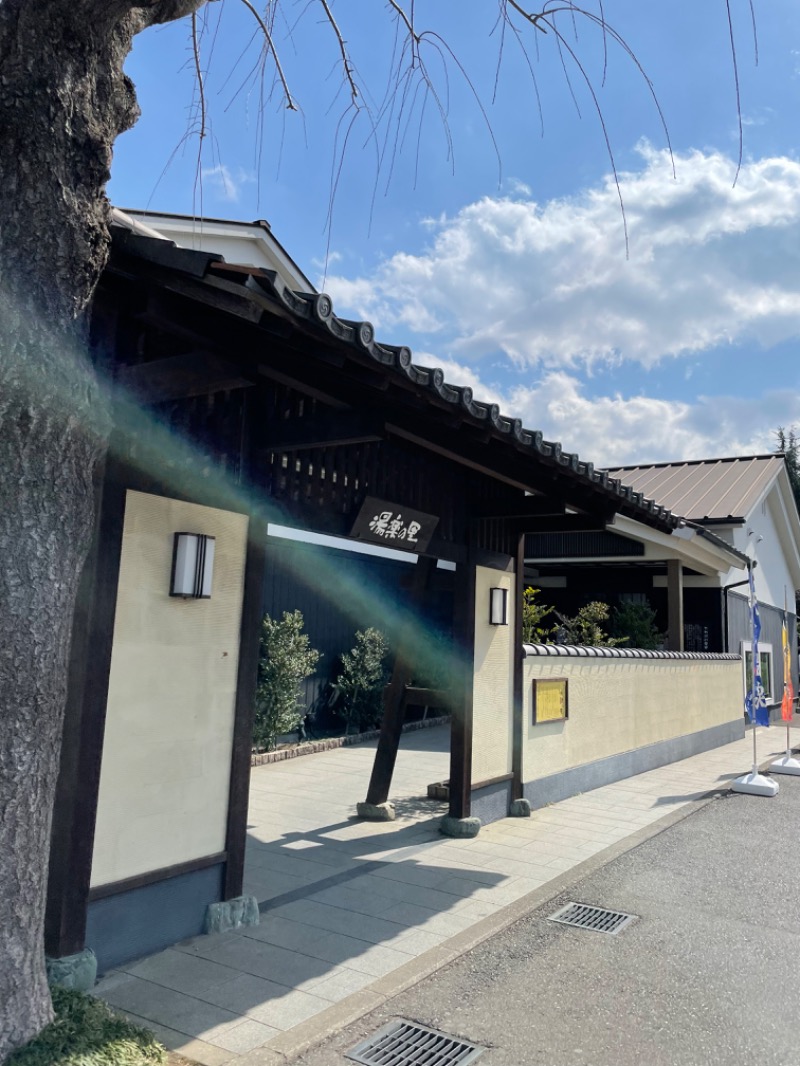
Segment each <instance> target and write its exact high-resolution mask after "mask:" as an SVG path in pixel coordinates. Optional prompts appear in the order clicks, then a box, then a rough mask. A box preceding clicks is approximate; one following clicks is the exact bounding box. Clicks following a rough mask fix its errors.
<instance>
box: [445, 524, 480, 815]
mask: <svg viewBox="0 0 800 1066" xmlns="http://www.w3.org/2000/svg"><path fill="white" fill-rule="evenodd" d="M475 537H476V530H475V523H472V524H471V528H470V532H469V544H468V547H467V556H466V559H465V561H464V563H463V564H458V566H457V568H456V595H455V597H454V603H453V608H454V615H455V617H454V622H455V625H454V630H455V636H456V641H455V643H456V648H455V651H456V655H457V656H458V660H459V671H458V690H457V692H456V693H455V700H454V704H453V717H452V721H451V725H450V816H451V817H452V818H468V817H469V813H470V810H471V802H472V699H473V689H474V683H475V682H474V674H475V576H476V563H475Z"/></svg>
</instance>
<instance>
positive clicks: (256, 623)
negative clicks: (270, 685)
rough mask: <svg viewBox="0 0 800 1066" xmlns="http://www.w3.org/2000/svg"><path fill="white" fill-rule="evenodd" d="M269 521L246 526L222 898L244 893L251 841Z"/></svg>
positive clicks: (252, 522)
mask: <svg viewBox="0 0 800 1066" xmlns="http://www.w3.org/2000/svg"><path fill="white" fill-rule="evenodd" d="M266 545H267V523H266V522H265V521H263V520H262V519H260V518H251V519H250V523H249V526H248V531H247V557H246V560H245V570H244V595H243V597H242V621H241V627H240V631H239V665H238V670H237V675H236V703H235V708H234V725H233V749H232V752H231V776H230V787H229V791H228V817H227V826H226V831H225V852H226V862H225V880H224V884H223V899H233V898H235V897H236V896H241V894H242V884H243V879H244V856H245V845H246V843H247V808H248V803H249V798H250V761H251V760H250V755H251V752H252V748H253V718H254V716H255V702H256V700H255V697H256V685H257V682H258V659H259V654H260V646H261V645H260V639H261V620H262V618H263V615H264V570H265V566H266Z"/></svg>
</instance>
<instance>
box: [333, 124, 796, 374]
mask: <svg viewBox="0 0 800 1066" xmlns="http://www.w3.org/2000/svg"><path fill="white" fill-rule="evenodd" d="M640 152H641V155H642V160H643V166H642V169H641V170H639V171H638V172H635V173H627V174H624V175H622V182H623V196H624V199H625V207H626V214H627V219H628V226H629V232H630V258H629V259H627V260H626V258H625V247H624V238H623V232H622V221H621V217H620V211H619V203H618V200H617V192H616V189H615V187H614V183H613V181H612V180H611V179H606V180H605V181H604V182H603V183H602V184H601V185H598V186H596V187H593V188H590V189H587V190H585V191H584V192H583V193H582V194H581V195H579V196H575V197H571V198H568V199H563V200H551V201H548V202H547V203H544V204H537V203H536V202H534V201H533V200H530V199H526V198H524V197H523V198H520V196H519V195H518V194H517V195H515V196H514V197H513V198H512V197H503V198H490V197H485V198H483V199H481V200H479V201H477V202H475V203H472V204H469V205H468V206H466V207H464V208H463V209H462V210H461V211H459V212H458V213H457V214H456V215H454V216H452V217H450V218H443V219H439V220H437V221H436V222H435V223H433V224H431V223H428V226H429V227H430V231H431V232H432V234H433V237H432V243H431V244H430V246H429V247H428V248H427V250H426V251H424V252H423V253H421V254H417V255H412V254H408V253H406V252H398V253H396V254H395V255H393V256H392V257H391V258H389V259H388V260H386V261H385V262H384V263H383V264H382V265H381V266H380V267H378V269H377V270H376V272H375V273H374V275H373V276H371V277H369V278H367V277H361V278H355V279H349V278H345V277H342V276H333V277H329V278H328V281H327V285H326V288H327V289H328V291H329V292H331V294H332V295H333V296H334V299H335V301H336V306H337V310H339V311H344V310H346V311H348V312H349V313H351V314H355V315H358V316H359V317H362V318H368V319H370V320H372V321H373V322H374V323H375V325H376V326H377V327H378V328H379V330H380V331H381V332H382V334H383V335H384V336H386V333H387V332H391V333H393V334H395V337H394V338H392V339H394V340H398V337H399V341H398V342H401V343H402V342H407V341H408V340H410V339H411V338H409V336H408V334H409V333H417V334H421V335H426V342H427V343H428V344H430V343H431V335H433V336H434V337H435V343H436V347H437V348H438V349H440V351H441V354H442V355H443V356H445V355H447V356H450V357H453V358H456V359H458V360H459V361H461V362H463V361H465V360H467V361H474V360H477V359H480V358H482V357H483V356H486V355H493V356H495V355H496V353H497V352H498V350H499V351H501V352H504V353H505V354H506V355H507V356H508V357H510V358H511V359H512V360H513V361H514V362H515V363H517V364H518V365H520V366H525V365H538V366H540V367H544V368H548V367H553V368H554V367H562V368H563V367H565V366H566V367H576V366H578V365H588V366H591V365H592V363H594V362H598V361H603V362H617V363H618V362H621V361H624V360H636V361H638V362H640V363H642V364H643V365H645V366H653V365H654V364H656V363H657V362H658V361H659V360H661V359H663V358H665V357H668V356H676V355H688V354H691V353H702V352H703V351H706V350H708V349H711V348H713V347H717V346H719V345H724V344H727V343H731V342H737V343H740V342H742V341H747V342H749V343H755V344H760V345H763V346H765V347H768V346H770V345H773V344H776V343H778V342H780V341H784V340H786V339H788V338H792V337H795V336H798V334H800V162H796V161H794V160H792V159H789V158H786V157H777V158H771V159H761V160H758V161H755V162H749V163H746V164H745V166H744V167H743V168H742V171H741V173H740V175H739V178H738V181H737V184H736V186H735V187H734V186H733V179H734V174H735V164H734V163H733V161H732V160H731V159H730V158H728V157H726V156H724V155H722V154H720V153H717V152H713V153H703V152H699V151H696V152H691V153H688V154H685V155H682V156H680V157H678V158H677V159H676V166H677V175H678V176H677V180H673V179H672V177H671V168H670V162H669V158H668V156H667V155H666V153H664V152H659V151H655V150H654V149H652V148H650V147H649V146H647V145H645V146H642V147H641V148H640ZM387 339H388V338H387Z"/></svg>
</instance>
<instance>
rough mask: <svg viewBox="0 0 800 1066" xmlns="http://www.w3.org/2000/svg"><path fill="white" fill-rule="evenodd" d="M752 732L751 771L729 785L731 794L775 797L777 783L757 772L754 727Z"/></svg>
mask: <svg viewBox="0 0 800 1066" xmlns="http://www.w3.org/2000/svg"><path fill="white" fill-rule="evenodd" d="M752 730H753V769H752V770H751V771H750V773H749V774H745V775H744V776H743V777H737V778H736V780H735V781H734V782H733V783H732V784H731V792H743V793H744V794H745V795H746V796H777V795H778V789H779V788H780V786H779V785H778V782H777V781H773V780H772V779H771V778H769V777H765V776H764V775H763V774H760V773H759V772H758V758H757V756H756V725H755V723H754V724H753V726H752Z"/></svg>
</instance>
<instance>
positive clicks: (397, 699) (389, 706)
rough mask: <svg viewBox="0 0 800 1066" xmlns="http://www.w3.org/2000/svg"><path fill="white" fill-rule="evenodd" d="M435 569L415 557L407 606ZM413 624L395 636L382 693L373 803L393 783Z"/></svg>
mask: <svg viewBox="0 0 800 1066" xmlns="http://www.w3.org/2000/svg"><path fill="white" fill-rule="evenodd" d="M435 569H436V560H435V559H429V558H427V557H425V556H423V557H421V558H420V559H419V560H418V561H417V565H416V567H415V572H414V579H413V582H412V586H411V598H410V607H411V610H412V611H413V610H414V609H415V608H416V607H418V606H420V604H421V603H422V599H423V597H424V595H425V591H426V590H427V588H428V585H429V583H430V579H431V577H432V575H433V572H434V571H435ZM413 624H414V623H413V621H409V623H408V626H407V627H405V628H404V629H403V632H402V633H401V634H400V637H399V638H398V643H397V654H396V656H395V662H394V670H393V671H392V679H391V681H390V682H389V684H388V685H387V687H386V691H385V693H384V697H383V717H382V718H381V732H380V736H379V737H378V750H377V751H376V752H375V762H374V763H373V766H372V775H371V777H370V781H369V788H368V790H367V803H370V804H372V805H373V806H378V805H379V804H381V803H386V801H387V800H388V799H389V789H390V788H391V786H392V775H393V774H394V764H395V762H396V761H397V749H398V747H399V746H400V734H401V732H402V729H403V713H404V709H405V690H406V685H407V684H408V682H409V681H410V680H411V676H412V674H413V672H414V665H415V664H414V662H413V659H412V657H411V654H410V649H409V637H410V636H411V634H410V632H409V627H410V626H412V625H413Z"/></svg>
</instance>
